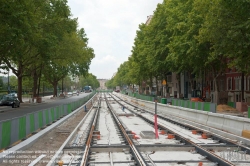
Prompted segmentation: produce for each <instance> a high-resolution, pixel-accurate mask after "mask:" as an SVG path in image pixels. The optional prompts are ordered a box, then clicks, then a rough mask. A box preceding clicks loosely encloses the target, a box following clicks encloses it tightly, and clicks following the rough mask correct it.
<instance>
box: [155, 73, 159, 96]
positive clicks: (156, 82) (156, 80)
mask: <svg viewBox="0 0 250 166" xmlns="http://www.w3.org/2000/svg"><path fill="white" fill-rule="evenodd" d="M155 84H156V94H155V95H156V96H158V95H159V93H158V88H159V86H158V79H157V77H155Z"/></svg>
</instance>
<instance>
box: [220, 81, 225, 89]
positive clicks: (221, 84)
mask: <svg viewBox="0 0 250 166" xmlns="http://www.w3.org/2000/svg"><path fill="white" fill-rule="evenodd" d="M224 90H225V86H224V80H220V91H224Z"/></svg>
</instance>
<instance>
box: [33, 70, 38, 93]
mask: <svg viewBox="0 0 250 166" xmlns="http://www.w3.org/2000/svg"><path fill="white" fill-rule="evenodd" d="M37 80H38V75H37V73H36V71H34V73H33V98H35V97H38V96H37V82H38V81H37Z"/></svg>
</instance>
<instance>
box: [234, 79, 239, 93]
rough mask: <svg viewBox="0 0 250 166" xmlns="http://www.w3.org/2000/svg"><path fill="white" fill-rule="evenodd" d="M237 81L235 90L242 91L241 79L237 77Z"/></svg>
mask: <svg viewBox="0 0 250 166" xmlns="http://www.w3.org/2000/svg"><path fill="white" fill-rule="evenodd" d="M234 81H235V90H241V78H240V77H237V78H235V79H234Z"/></svg>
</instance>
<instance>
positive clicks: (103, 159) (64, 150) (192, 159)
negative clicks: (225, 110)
mask: <svg viewBox="0 0 250 166" xmlns="http://www.w3.org/2000/svg"><path fill="white" fill-rule="evenodd" d="M157 125H158V131H157V132H158V133H159V138H158V139H156V138H155V130H154V113H153V111H152V110H146V109H145V108H139V107H138V105H133V104H131V103H129V102H127V101H125V100H123V99H121V98H119V97H117V96H115V95H113V94H104V93H100V94H98V95H97V100H96V101H95V103H94V105H93V107H92V109H90V110H89V111H88V113H87V114H86V115H85V117H84V118H83V119H82V121H81V123H80V124H79V125H78V126H77V128H75V130H74V132H72V134H71V135H70V136H69V137H68V139H67V140H66V141H65V142H64V144H63V145H62V146H61V148H60V149H59V150H58V153H57V154H56V155H54V156H53V157H52V158H51V160H50V162H49V163H48V164H47V166H51V165H61V166H66V165H67V166H123V165H130V166H139V165H140V166H165V165H166V166H167V165H187V166H197V165H199V166H212V165H220V166H228V165H242V166H244V165H248V164H249V162H248V161H247V160H246V158H249V149H248V147H245V146H243V145H238V144H236V143H234V142H232V141H229V140H227V139H223V137H220V136H218V135H213V134H212V133H209V134H210V135H209V137H208V138H205V139H204V138H202V137H201V134H203V132H205V131H202V130H200V129H197V128H195V127H194V126H190V125H185V124H182V123H181V122H177V121H175V120H173V119H171V117H170V118H169V117H167V116H165V115H158V124H157ZM192 130H195V131H196V132H197V133H196V134H192V132H191V131H192ZM170 136H171V137H170ZM229 148H230V150H229ZM232 151H234V152H235V153H234V154H240V153H239V152H244V153H242V155H241V157H242V156H243V157H242V158H237V160H228V159H227V157H228V155H231V157H233V154H231V153H230V152H232ZM221 152H225V154H224V156H223V155H221ZM225 155H226V156H225ZM244 155H245V156H244Z"/></svg>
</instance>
